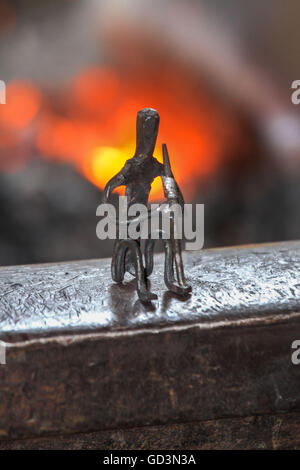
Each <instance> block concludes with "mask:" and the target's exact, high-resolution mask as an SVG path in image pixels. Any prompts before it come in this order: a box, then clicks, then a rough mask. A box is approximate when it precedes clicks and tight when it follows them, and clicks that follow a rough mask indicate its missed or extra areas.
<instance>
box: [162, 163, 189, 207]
mask: <svg viewBox="0 0 300 470" xmlns="http://www.w3.org/2000/svg"><path fill="white" fill-rule="evenodd" d="M158 176H160V177H161V180H162V183H163V187H164V188H165V183H164V178H165V177H166V175H165V167H164V165H163V164H162V163H160V164H159V175H158ZM172 180H173V184H172V186H173V189H174V191H175V193H176V199H177V201H178V204H180V206H181V207H183V206H184V198H183V195H182V192H181V191H180V188H179V186H178V184H177V181H176V180H175V178H174V176H172Z"/></svg>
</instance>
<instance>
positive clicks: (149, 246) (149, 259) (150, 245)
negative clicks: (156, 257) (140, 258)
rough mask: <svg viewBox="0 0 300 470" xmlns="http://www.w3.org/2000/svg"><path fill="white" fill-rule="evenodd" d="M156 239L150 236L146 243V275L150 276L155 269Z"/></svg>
mask: <svg viewBox="0 0 300 470" xmlns="http://www.w3.org/2000/svg"><path fill="white" fill-rule="evenodd" d="M154 245H155V240H152V239H151V238H148V240H146V243H145V276H146V277H148V276H150V275H151V274H152V271H153V250H154Z"/></svg>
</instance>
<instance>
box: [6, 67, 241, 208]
mask: <svg viewBox="0 0 300 470" xmlns="http://www.w3.org/2000/svg"><path fill="white" fill-rule="evenodd" d="M174 77H175V78H174ZM6 102H7V104H6V105H4V106H1V107H0V137H1V143H0V158H1V163H0V164H1V167H0V169H7V168H8V167H12V168H14V167H15V165H16V163H17V164H20V162H21V161H22V159H23V162H24V161H26V159H27V158H29V157H30V154H32V153H33V151H37V152H38V153H39V154H40V155H41V156H42V157H43V158H46V159H50V160H56V161H63V162H69V163H71V164H72V165H74V166H75V167H76V168H77V169H78V170H79V171H80V172H82V173H83V174H84V175H85V177H86V178H88V179H89V180H90V181H91V182H92V183H93V184H95V185H96V186H98V187H99V188H100V189H103V188H104V186H105V184H106V182H107V181H108V180H109V179H110V178H111V177H112V176H113V175H114V174H115V173H117V172H118V171H119V170H120V169H121V168H122V166H123V165H124V163H125V161H126V160H127V159H128V158H130V157H132V156H133V154H134V149H135V119H136V113H137V111H138V110H139V109H141V108H144V107H152V108H155V109H157V110H158V111H159V113H160V116H161V123H160V130H159V137H158V142H157V147H156V152H155V156H156V157H157V158H158V159H159V160H160V161H162V156H161V143H162V142H166V143H167V144H168V148H169V151H170V155H171V159H172V167H173V172H174V174H175V176H176V178H177V180H178V182H179V184H180V185H181V186H182V188H183V192H184V195H185V197H186V199H190V198H191V197H192V195H193V193H194V191H195V187H196V184H197V181H198V179H199V178H200V177H202V176H205V175H207V174H210V173H212V172H213V171H214V170H215V169H216V168H217V167H218V165H219V164H220V162H221V161H222V159H224V157H225V156H226V155H228V154H230V152H232V149H233V147H234V146H236V143H237V141H239V139H238V138H237V137H238V133H239V132H238V131H237V127H236V122H235V120H234V118H233V117H232V116H231V115H229V114H228V113H227V112H226V113H225V112H224V110H223V109H221V108H220V107H218V106H216V103H215V102H214V101H212V100H211V99H210V98H209V97H208V96H207V95H206V94H204V93H203V92H201V90H200V91H199V90H197V92H196V91H195V88H194V87H192V86H190V83H189V81H188V79H186V77H179V76H176V75H175V76H174V73H170V75H169V76H166V77H165V79H164V80H160V83H159V87H157V86H155V84H153V82H151V81H150V80H146V79H145V80H144V79H143V77H142V79H141V78H140V79H137V80H134V79H133V77H132V76H130V77H126V76H125V77H119V76H118V75H117V74H116V73H115V72H114V71H113V70H110V69H107V68H92V69H87V70H84V71H83V72H82V73H80V74H79V75H78V76H77V77H75V78H74V79H73V80H72V82H71V84H69V86H68V87H67V88H66V89H65V90H64V91H61V92H60V94H59V96H58V95H57V94H56V95H55V97H54V98H53V97H52V98H51V99H50V95H49V94H48V95H46V96H45V95H42V92H41V91H40V90H39V89H38V88H37V87H36V86H35V85H33V84H30V83H25V82H12V83H10V84H8V86H7V101H6ZM16 155H18V156H19V157H18V158H17V159H16V161H15V160H14V159H15V158H16ZM5 157H6V158H5ZM21 157H22V158H21ZM162 194H163V193H162V189H161V184H160V181H159V180H157V181H155V182H154V183H153V186H152V192H151V195H152V199H153V198H154V199H158V198H161V197H162Z"/></svg>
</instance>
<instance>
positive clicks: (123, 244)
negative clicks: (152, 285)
mask: <svg viewBox="0 0 300 470" xmlns="http://www.w3.org/2000/svg"><path fill="white" fill-rule="evenodd" d="M128 251H129V252H130V253H132V254H133V257H134V264H135V277H136V282H137V292H138V296H139V299H140V300H141V301H142V302H150V301H151V300H154V299H157V295H155V294H153V293H152V292H149V291H148V290H147V286H146V280H145V273H144V266H143V258H142V253H141V249H140V246H139V244H138V243H137V242H136V241H135V240H119V241H118V243H116V244H115V250H114V253H113V257H112V264H111V274H112V278H113V280H114V281H115V282H122V281H123V279H124V274H125V258H126V253H127V252H128Z"/></svg>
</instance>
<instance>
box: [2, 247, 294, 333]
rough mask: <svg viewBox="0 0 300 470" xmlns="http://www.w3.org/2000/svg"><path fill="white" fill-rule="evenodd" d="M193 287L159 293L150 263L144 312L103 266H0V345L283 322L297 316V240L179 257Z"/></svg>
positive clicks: (159, 272)
mask: <svg viewBox="0 0 300 470" xmlns="http://www.w3.org/2000/svg"><path fill="white" fill-rule="evenodd" d="M184 260H185V270H186V277H187V279H188V281H189V283H191V285H192V287H193V292H192V295H191V296H190V297H189V298H188V299H187V300H182V299H179V298H177V297H176V296H175V295H173V294H171V293H169V292H167V291H166V288H165V285H164V282H163V266H162V262H163V256H162V255H159V256H158V257H157V258H156V264H155V268H154V274H153V275H152V276H151V278H150V280H151V290H152V291H153V292H156V293H158V300H157V301H154V302H153V303H152V305H150V306H145V305H143V304H141V302H140V301H139V300H138V298H137V294H136V292H135V288H134V281H133V280H130V279H132V278H128V282H126V285H123V286H120V285H116V284H114V283H113V282H112V281H111V278H110V260H90V261H78V262H70V263H60V264H48V265H35V266H17V267H2V268H0V292H1V294H0V330H1V332H0V339H2V340H7V341H17V340H20V339H29V338H33V337H42V336H49V335H56V334H61V333H64V334H65V333H69V332H70V333H71V332H86V331H101V330H107V329H108V330H110V331H115V330H120V329H127V330H128V329H131V328H141V327H142V328H145V327H154V326H158V325H169V326H170V325H177V324H182V323H190V322H193V323H194V322H196V323H199V325H200V326H203V327H205V326H206V327H209V326H214V325H225V326H226V324H232V325H234V323H235V322H236V323H239V322H240V321H241V320H242V322H243V321H246V322H247V321H249V320H251V319H258V320H259V319H261V320H267V319H270V318H274V316H275V317H276V315H277V316H278V318H280V319H281V321H282V318H283V319H284V318H286V319H288V318H289V316H290V315H294V314H295V313H296V314H297V312H300V242H288V243H278V244H270V245H253V246H247V247H234V248H227V249H215V250H203V251H201V252H200V253H199V252H198V253H193V252H190V253H186V254H185V256H184Z"/></svg>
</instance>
